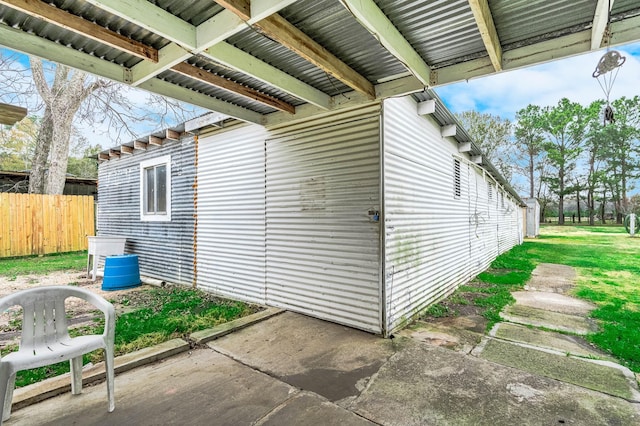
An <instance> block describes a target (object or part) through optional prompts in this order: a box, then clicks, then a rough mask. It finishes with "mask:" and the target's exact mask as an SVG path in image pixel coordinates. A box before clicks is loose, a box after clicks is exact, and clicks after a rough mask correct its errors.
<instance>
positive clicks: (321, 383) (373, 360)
mask: <svg viewBox="0 0 640 426" xmlns="http://www.w3.org/2000/svg"><path fill="white" fill-rule="evenodd" d="M208 346H209V347H211V348H213V349H215V350H216V351H219V352H221V353H223V354H225V355H227V356H229V357H231V358H233V359H235V360H237V361H240V362H242V363H243V364H245V365H248V366H250V367H252V368H255V369H257V370H259V371H262V372H265V373H267V374H269V375H271V376H274V377H277V378H279V379H280V380H283V381H285V382H286V383H289V384H291V385H292V386H295V387H297V388H300V389H303V390H308V391H312V392H315V393H317V394H319V395H322V396H323V397H325V398H327V399H328V400H330V401H334V402H335V401H340V400H342V399H344V398H349V397H354V396H357V395H359V394H360V392H361V390H362V389H363V388H364V386H365V385H366V382H367V380H368V379H369V377H370V376H371V375H372V374H374V373H376V372H377V371H378V369H379V368H380V366H381V365H382V364H383V363H384V362H385V361H386V360H387V359H388V358H389V357H390V356H391V355H393V353H395V351H396V350H397V348H395V347H394V341H393V340H390V339H382V338H380V337H379V336H374V335H372V334H370V333H366V332H363V331H358V330H354V329H352V328H349V327H345V326H341V325H338V324H333V323H328V322H324V321H320V320H317V319H314V318H310V317H307V316H304V315H300V314H295V313H292V312H286V313H284V314H281V315H278V316H275V317H272V318H270V319H268V320H265V321H262V322H260V323H258V324H255V325H253V326H251V327H250V328H247V329H245V330H242V331H241V332H237V333H233V334H230V335H228V336H225V337H222V338H221V339H218V340H215V341H213V342H211V343H208Z"/></svg>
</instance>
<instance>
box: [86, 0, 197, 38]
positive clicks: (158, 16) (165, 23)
mask: <svg viewBox="0 0 640 426" xmlns="http://www.w3.org/2000/svg"><path fill="white" fill-rule="evenodd" d="M85 1H86V2H87V3H90V4H92V5H94V6H96V7H98V8H100V9H102V10H105V11H107V12H109V13H112V14H114V15H116V16H119V17H121V18H122V19H125V20H127V21H129V22H131V23H133V24H136V25H138V26H140V27H142V28H144V29H147V30H149V31H151V32H153V33H156V34H158V35H159V36H162V37H163V38H166V39H168V40H171V41H172V42H174V43H177V44H180V45H181V46H182V47H184V48H185V49H195V48H196V46H197V44H196V28H195V27H194V26H193V25H191V24H189V23H188V22H186V21H183V20H182V19H180V18H178V17H177V16H174V15H172V14H171V13H169V12H167V11H166V10H164V9H161V8H159V7H157V6H155V5H154V4H153V3H151V2H149V1H147V0H85Z"/></svg>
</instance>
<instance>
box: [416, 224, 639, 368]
mask: <svg viewBox="0 0 640 426" xmlns="http://www.w3.org/2000/svg"><path fill="white" fill-rule="evenodd" d="M540 233H541V235H540V237H539V238H537V239H535V240H527V241H525V243H524V244H522V245H521V246H517V247H514V248H513V249H512V250H510V251H509V252H507V253H504V254H502V255H501V256H499V257H498V258H497V259H496V260H495V261H494V262H493V263H492V265H491V267H490V268H489V270H488V271H486V272H483V273H482V274H480V275H478V277H477V278H476V279H475V280H473V281H472V282H471V283H469V284H468V285H465V286H461V287H460V288H459V289H458V290H457V291H456V292H455V293H454V294H453V295H452V296H451V297H449V298H448V299H446V300H444V301H442V302H440V303H439V304H436V305H434V306H432V307H430V308H429V309H428V310H427V312H426V313H425V316H446V315H455V314H456V308H459V307H460V306H464V305H465V304H466V305H474V306H476V307H477V308H478V309H479V312H480V313H481V314H482V315H484V316H485V318H487V329H490V328H491V327H492V326H493V324H495V323H496V322H497V321H500V317H499V312H500V311H501V310H502V309H503V308H504V306H506V305H507V304H509V303H512V302H513V301H514V300H513V298H512V297H511V294H510V292H512V291H517V290H519V289H521V288H523V286H524V284H525V283H526V281H527V280H528V279H529V277H530V274H531V271H532V270H533V269H534V268H535V265H537V264H538V263H558V264H562V265H569V266H572V267H574V268H576V271H577V273H578V280H577V285H576V287H575V289H574V294H573V295H574V296H577V297H579V298H582V299H586V300H589V301H591V302H593V303H594V304H596V305H597V309H595V310H594V311H593V312H592V313H591V316H592V317H593V318H595V319H597V320H598V321H599V324H600V329H601V331H600V332H598V333H596V334H592V335H590V336H587V338H588V339H589V340H590V341H591V342H592V343H594V344H595V345H597V346H598V347H600V348H601V349H603V350H605V351H607V352H609V353H611V354H612V355H614V356H616V357H617V358H619V359H620V361H621V362H622V363H623V364H624V365H626V366H627V367H629V368H630V369H631V370H633V371H636V372H640V237H638V238H630V237H629V235H628V234H627V233H626V232H625V231H624V228H622V227H620V226H617V227H614V226H593V227H591V226H543V227H542V228H541V232H540ZM475 294H481V295H482V297H473V296H474V295H475Z"/></svg>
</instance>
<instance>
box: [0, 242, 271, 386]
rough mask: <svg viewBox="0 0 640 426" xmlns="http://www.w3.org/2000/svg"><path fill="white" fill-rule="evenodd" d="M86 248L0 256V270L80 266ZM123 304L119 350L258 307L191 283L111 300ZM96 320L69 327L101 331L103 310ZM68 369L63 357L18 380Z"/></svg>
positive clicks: (96, 357)
mask: <svg viewBox="0 0 640 426" xmlns="http://www.w3.org/2000/svg"><path fill="white" fill-rule="evenodd" d="M85 262H86V252H81V253H67V254H61V255H54V256H43V257H25V258H13V259H0V275H1V276H5V277H9V279H11V278H14V277H16V276H17V275H23V274H46V273H49V272H54V271H58V270H72V271H73V270H77V271H78V272H80V270H82V269H83V268H84V267H85V266H86V263H85ZM110 301H111V302H112V303H114V304H115V305H116V306H121V307H124V308H123V310H125V311H126V312H125V313H120V314H118V315H117V318H116V334H115V353H116V356H117V355H122V354H125V353H129V352H133V351H136V350H138V349H142V348H145V347H149V346H152V345H155V344H158V343H162V342H165V341H167V340H170V339H173V338H176V337H181V338H184V339H185V340H186V339H187V338H188V336H189V334H191V333H193V332H194V331H198V330H204V329H207V328H211V327H214V326H216V325H218V324H221V323H224V322H228V321H231V320H234V319H236V318H240V317H243V316H246V315H249V314H252V313H254V312H257V311H258V310H259V309H260V308H259V307H258V306H256V305H251V304H247V303H243V302H237V301H233V300H227V299H221V298H218V297H215V296H213V295H211V294H208V293H205V292H203V291H200V290H197V289H193V288H190V287H181V286H173V287H167V288H148V287H146V288H141V290H140V291H135V292H129V293H126V294H125V295H122V296H119V297H118V298H117V299H113V300H110ZM95 318H97V319H99V320H98V321H95V322H94V323H93V324H92V325H87V326H83V327H80V328H75V329H72V330H71V332H70V333H71V334H72V335H80V334H101V333H102V330H103V325H104V324H103V323H102V322H103V321H102V313H101V312H99V311H96V317H95ZM20 323H21V317H17V318H12V319H10V322H9V325H8V326H7V327H5V330H3V331H13V330H20V329H21V324H20ZM17 349H18V348H17V345H7V346H6V347H4V348H2V351H1V352H2V354H3V355H4V354H6V353H8V352H12V351H15V350H17ZM102 356H103V355H102V351H101V350H100V351H95V352H92V353H90V354H87V355H85V356H84V363H85V364H86V363H88V362H93V363H96V362H99V361H102ZM68 371H69V362H62V363H59V364H55V365H50V366H46V367H42V368H36V369H32V370H24V371H20V372H18V374H17V375H16V386H17V387H20V386H25V385H29V384H32V383H35V382H38V381H41V380H43V379H46V378H48V377H53V376H56V375H59V374H63V373H66V372H68Z"/></svg>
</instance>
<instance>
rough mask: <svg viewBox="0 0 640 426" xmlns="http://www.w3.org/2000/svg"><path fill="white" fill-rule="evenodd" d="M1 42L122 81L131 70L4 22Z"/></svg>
mask: <svg viewBox="0 0 640 426" xmlns="http://www.w3.org/2000/svg"><path fill="white" fill-rule="evenodd" d="M0 44H1V45H3V46H5V47H8V48H9V49H12V50H15V51H17V52H22V53H26V54H27V55H34V56H37V57H39V58H45V59H47V60H48V61H53V62H57V63H60V64H63V65H67V66H69V67H71V68H75V69H77V70H80V71H86V72H88V73H91V74H95V75H98V76H100V77H105V78H108V79H110V80H114V81H118V82H120V83H123V82H124V81H125V73H126V71H128V70H129V69H128V68H124V67H121V66H120V65H117V64H114V63H112V62H108V61H105V60H103V59H100V58H97V57H95V56H91V55H87V54H86V53H82V52H79V51H77V50H75V49H72V48H70V47H66V46H63V45H61V44H58V43H55V42H53V41H49V40H47V39H44V38H42V37H38V36H36V35H33V34H29V33H26V32H24V31H20V30H17V29H14V28H11V27H8V26H7V25H4V24H0Z"/></svg>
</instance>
